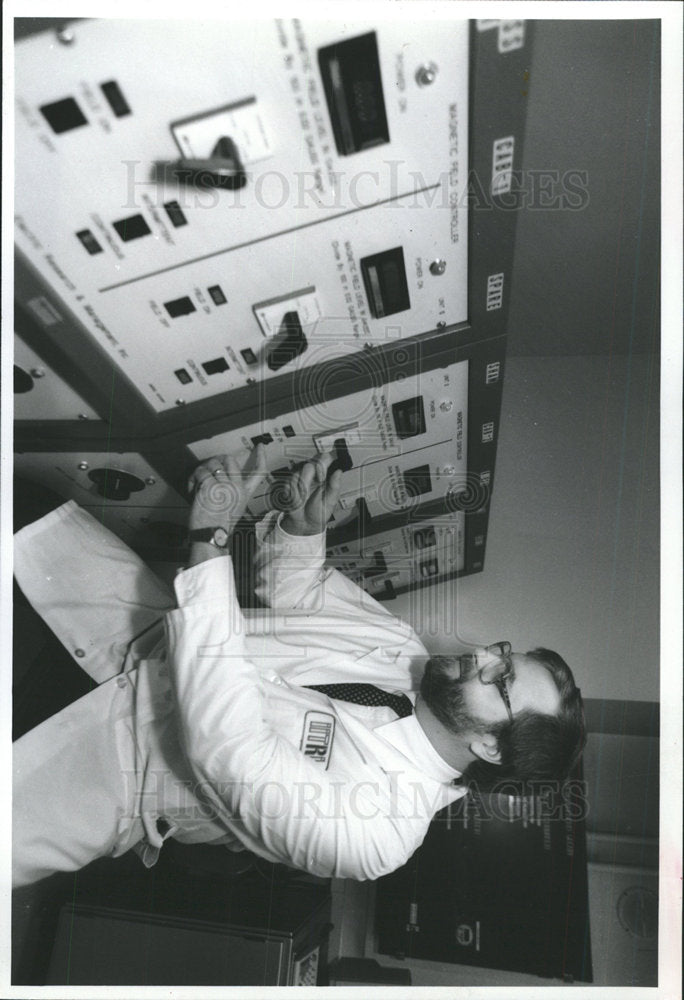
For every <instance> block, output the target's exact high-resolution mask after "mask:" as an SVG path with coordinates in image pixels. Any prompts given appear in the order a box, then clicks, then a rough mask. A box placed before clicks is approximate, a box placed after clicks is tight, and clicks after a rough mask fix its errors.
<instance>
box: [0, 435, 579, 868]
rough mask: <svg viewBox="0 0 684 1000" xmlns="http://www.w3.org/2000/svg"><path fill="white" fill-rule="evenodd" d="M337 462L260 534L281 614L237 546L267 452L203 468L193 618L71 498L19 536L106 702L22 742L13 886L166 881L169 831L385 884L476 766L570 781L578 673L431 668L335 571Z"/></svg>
mask: <svg viewBox="0 0 684 1000" xmlns="http://www.w3.org/2000/svg"><path fill="white" fill-rule="evenodd" d="M333 462H334V456H333V455H332V454H328V455H325V456H321V457H319V458H318V459H316V460H314V461H311V462H307V463H305V464H304V465H303V466H302V467H301V468H300V469H299V470H298V471H296V472H295V473H293V475H292V477H291V479H290V482H289V493H288V504H287V505H286V506H287V510H286V511H285V512H281V513H280V514H278V513H277V512H275V511H272V512H271V513H270V514H268V515H267V516H266V517H265V518H264V519H263V521H261V522H260V523H259V524H258V525H257V553H256V572H257V595H258V596H259V597H260V598H261V600H262V602H263V603H264V604H265V605H266V606H267V607H266V608H265V609H264V610H263V611H255V612H252V613H249V614H248V613H243V612H242V611H241V609H240V607H239V605H238V602H237V599H236V596H235V585H234V580H233V575H232V566H231V558H230V555H229V550H228V547H227V543H228V540H229V539H230V536H231V535H232V533H233V531H234V529H235V526H236V524H237V523H238V521H239V520H240V519H241V518H242V516H243V515H244V513H245V511H246V509H247V505H248V503H249V500H250V498H251V497H252V496H253V495H254V493H255V491H256V490H257V488H258V487H259V485H260V484H261V482H262V480H263V478H264V476H265V473H266V470H265V456H264V449H263V447H262V446H258V447H257V448H256V449H255V450H254V451H253V452H252V453H251V454H250V456H249V458H248V459H247V461H246V463H245V464H244V467H242V468H241V467H240V465H239V463H238V462H237V461H236V460H235V459H234V458H231V457H229V456H218V457H215V458H212V459H209V460H207V461H206V462H203V463H201V464H200V466H199V467H198V468H197V469H196V470H195V473H194V474H193V476H192V478H191V481H190V486H191V488H192V489H194V500H193V505H192V509H191V513H190V520H189V529H190V535H189V537H190V540H191V548H190V558H189V562H188V566H187V568H185V569H184V570H182V571H180V572H179V573H178V574H177V576H176V579H175V591H176V599H177V607H176V608H175V609H172V610H169V609H170V608H172V607H173V602H172V600H171V597H170V595H169V594H168V593H167V592H166V591H165V589H164V588H163V586H162V585H161V583H160V582H159V581H158V580H157V579H156V577H154V575H153V574H151V572H150V571H149V570H148V569H147V567H145V566H144V564H143V563H142V562H141V561H140V560H139V559H138V558H137V557H136V556H135V555H134V554H133V553H132V552H131V551H130V550H129V549H128V548H127V547H126V546H125V545H123V543H122V542H120V541H119V540H118V539H117V538H115V536H113V535H111V533H109V532H106V531H104V530H103V529H102V528H100V527H99V526H98V525H97V523H96V522H95V521H94V520H93V519H92V518H90V517H89V516H88V515H87V514H86V513H85V512H84V511H82V510H81V509H80V508H78V507H77V506H76V505H75V504H74V503H73V502H71V503H68V504H65V505H64V506H63V507H60V508H58V509H57V510H55V511H52V512H51V513H50V514H48V515H47V516H46V517H44V518H42V519H41V520H40V521H38V522H36V523H34V524H31V525H28V526H27V527H26V528H24V529H22V531H20V532H18V534H17V536H16V556H15V571H16V575H17V579H18V582H19V584H20V585H21V587H22V589H23V590H24V593H25V594H26V596H27V597H28V598H29V600H30V601H31V602H32V603H33V605H34V607H35V608H36V610H38V611H39V613H41V614H42V615H43V617H44V618H45V620H46V621H47V622H48V624H50V626H51V627H52V628H53V631H55V633H56V634H57V636H58V637H59V638H60V639H61V641H62V642H63V643H64V645H65V646H66V647H67V648H68V649H70V650H71V651H72V652H73V655H74V656H75V658H76V659H77V662H79V663H80V664H81V665H82V666H83V667H84V668H85V669H86V670H87V671H88V673H89V674H90V675H91V676H92V677H93V678H94V679H95V680H96V681H97V682H98V686H97V687H96V688H95V689H94V690H93V691H92V692H91V693H90V694H88V695H86V696H85V697H84V698H81V699H80V700H79V701H77V702H75V703H74V704H72V705H70V706H68V707H67V708H66V709H64V710H63V711H62V712H59V713H58V714H57V715H55V716H53V717H52V718H51V719H48V720H47V721H46V722H44V723H43V724H41V725H40V726H37V727H36V728H35V729H33V730H32V731H30V732H29V733H27V734H26V735H25V736H23V737H22V738H21V739H20V740H18V741H17V743H16V744H15V753H14V839H13V857H14V879H15V884H16V885H21V884H26V883H28V882H32V881H35V880H36V879H39V878H42V877H44V876H45V875H48V874H50V873H51V872H53V871H69V870H77V869H78V868H80V867H82V866H83V865H85V864H87V863H88V862H89V861H91V860H93V859H94V858H96V857H100V856H103V855H111V856H118V855H120V854H123V853H124V852H125V851H127V850H129V849H131V848H134V849H135V850H136V851H137V852H138V853H139V854H140V856H141V858H142V860H143V861H144V863H145V864H148V865H150V864H153V863H154V862H155V860H156V858H157V856H158V854H159V850H160V848H161V847H162V845H163V841H164V839H166V838H167V837H169V836H173V837H175V838H177V839H178V840H181V841H183V842H185V843H193V842H213V843H217V844H218V843H221V844H225V845H226V846H227V847H229V848H230V849H233V850H241V849H243V848H247V849H249V850H251V851H253V852H254V853H255V854H257V855H260V856H261V857H264V858H266V859H268V860H269V861H274V862H282V863H286V864H289V865H291V866H293V867H295V868H300V869H304V870H306V871H309V872H311V873H312V874H315V875H319V876H338V877H347V878H356V879H369V878H370V879H374V878H378V877H379V876H381V875H384V874H387V873H388V872H391V871H393V870H394V869H396V868H397V867H399V866H401V865H402V864H404V862H406V861H407V860H408V858H409V857H410V856H411V855H412V854H413V852H414V851H415V850H416V848H417V847H418V846H419V845H420V843H421V842H422V840H423V838H424V836H425V833H426V832H427V828H428V825H429V823H430V820H431V819H432V816H433V815H434V814H435V813H436V812H437V811H438V810H440V809H442V808H444V807H445V806H447V805H448V804H449V803H450V802H453V801H454V800H456V799H457V798H459V797H460V796H462V795H463V794H465V791H466V785H465V783H464V781H463V776H464V775H467V774H468V772H469V769H470V768H472V767H473V766H475V765H478V766H481V767H482V768H483V769H484V773H485V774H489V777H488V778H486V779H485V780H489V781H491V774H490V772H492V771H493V772H494V773H502V774H505V775H506V776H507V777H509V776H514V777H517V778H520V779H532V778H549V777H559V778H560V777H562V776H563V775H564V774H565V773H567V771H568V770H569V768H570V767H571V766H572V763H573V762H574V760H575V759H576V757H577V754H578V753H579V751H580V749H581V746H582V741H583V728H582V720H581V699H580V696H579V692H578V691H577V689H576V688H575V685H574V682H573V680H572V675H571V674H570V671H569V669H568V668H567V666H566V665H565V664H564V663H563V661H562V660H560V657H557V656H556V655H555V654H546V653H545V652H544V651H536V652H534V653H532V654H527V655H521V654H517V653H511V651H510V646H508V644H505V643H500V644H496V646H493V647H484V648H481V649H476V650H474V651H472V652H470V653H469V654H467V655H464V656H461V657H453V658H444V657H437V658H433V659H432V660H429V659H428V657H427V653H426V651H425V649H424V647H423V645H422V643H421V642H420V640H419V639H418V637H417V636H416V634H415V633H414V632H413V630H412V629H411V628H410V627H409V626H408V625H407V624H405V623H404V622H401V621H400V620H399V619H397V618H395V617H394V616H393V615H391V614H390V613H389V612H388V611H387V609H386V608H384V607H383V606H382V605H380V604H378V603H377V602H376V601H375V600H374V599H373V598H371V597H370V596H369V595H367V594H366V593H365V592H364V591H362V590H360V589H359V588H358V587H357V586H356V585H355V584H353V583H352V582H351V581H350V580H348V579H347V578H346V577H344V576H342V575H341V574H340V573H338V572H337V571H335V570H326V569H325V567H324V560H325V525H326V523H327V521H328V519H329V517H330V514H331V512H332V510H333V508H334V506H335V504H336V502H337V499H338V496H339V492H340V479H341V473H340V472H339V471H333ZM164 612H166V614H165V616H164V619H163V620H164V626H165V637H161V636H160V634H159V627H158V623H159V621H160V615H161V614H163V613H164ZM426 660H427V661H428V662H427V664H426V662H425V661H426ZM340 684H343V688H340V687H336V688H332V689H331V688H330V687H329V685H340ZM359 684H363V685H366V687H363V688H359V686H358V685H359ZM321 686H323V687H324V688H325V690H320V687H321ZM417 687H419V688H420V691H419V693H418V692H416V688H417ZM378 688H379V689H381V690H380V691H379V692H378ZM383 692H388V693H389V694H390V699H389V700H390V701H391V702H392V703H393V707H390V705H388V704H381V703H379V702H378V695H379V696H380V701H382V700H383ZM392 693H399V694H400V695H401V694H402V693H403V694H404V695H405V696H406V697H404V698H401V697H400V698H398V699H396V698H395V699H394V700H392V698H391V694H392ZM349 698H351V699H352V700H347V699H349ZM413 703H415V711H413V710H412V709H413ZM407 706H408V707H407ZM519 736H520V738H518V737H519Z"/></svg>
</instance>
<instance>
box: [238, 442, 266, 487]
mask: <svg viewBox="0 0 684 1000" xmlns="http://www.w3.org/2000/svg"><path fill="white" fill-rule="evenodd" d="M243 471H244V474H245V477H246V479H245V489H246V490H247V492H248V493H249V494H250V496H251V495H252V494H253V493H254V492H255V491H256V490H257V489H258V488H259V486H260V485H261V484H262V482H263V481H264V478H265V476H266V473H267V472H268V470H267V468H266V449H265V448H264V446H263V444H258V445H257V446H256V448H254V450H253V451H251V452H250V453H249V457H248V459H247V461H246V463H245V467H244V470H243Z"/></svg>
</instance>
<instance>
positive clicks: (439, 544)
mask: <svg viewBox="0 0 684 1000" xmlns="http://www.w3.org/2000/svg"><path fill="white" fill-rule="evenodd" d="M379 560H380V561H379ZM328 564H329V565H331V566H335V567H336V568H337V569H339V570H340V571H341V572H343V573H344V574H345V576H348V577H350V578H351V579H352V580H354V582H355V583H358V584H359V585H360V586H363V587H364V588H365V589H366V590H367V591H368V592H369V593H370V594H374V595H381V596H384V595H385V594H386V591H387V588H386V582H385V581H387V580H389V581H390V583H391V584H392V587H393V588H394V590H398V589H399V588H400V587H410V586H411V585H413V584H416V583H429V582H431V581H434V580H435V578H437V577H440V576H443V575H445V574H450V573H455V572H457V571H458V570H461V569H463V567H464V565H465V514H464V513H463V512H462V511H455V512H454V513H453V514H444V515H442V516H440V517H433V518H430V519H428V520H426V521H420V522H419V521H416V522H415V523H413V524H408V525H406V526H405V527H402V528H393V529H392V530H391V531H381V532H378V533H377V534H376V535H372V536H370V537H369V538H366V539H365V540H364V542H363V544H362V545H359V544H358V542H357V543H354V542H349V543H346V544H342V545H336V546H333V547H332V548H329V549H328ZM369 570H370V573H369Z"/></svg>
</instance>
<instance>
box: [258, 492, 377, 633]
mask: <svg viewBox="0 0 684 1000" xmlns="http://www.w3.org/2000/svg"><path fill="white" fill-rule="evenodd" d="M281 517H282V515H279V514H278V512H277V511H271V512H270V513H269V514H267V515H266V517H265V518H264V519H263V520H262V521H260V522H259V524H258V525H257V527H256V537H257V550H256V554H255V568H256V580H257V582H256V588H255V590H256V594H257V596H258V597H259V598H260V600H261V601H263V603H264V604H266V605H267V606H268V607H270V608H273V609H275V610H281V611H285V610H298V611H310V612H316V611H321V612H328V613H330V614H343V615H345V616H353V617H355V618H356V617H359V616H361V617H363V618H364V620H366V621H369V620H371V619H375V620H378V619H379V620H382V622H384V623H385V624H389V623H390V622H392V623H396V622H397V619H396V618H395V616H394V615H392V614H391V613H390V612H389V611H388V610H387V609H386V608H384V607H383V606H382V605H381V604H380V603H379V602H378V601H376V600H375V598H374V597H371V595H370V594H368V593H367V592H366V591H365V590H363V589H362V588H361V587H359V586H357V585H356V584H355V583H354V582H353V581H352V580H350V579H349V578H348V577H346V576H344V575H343V574H342V573H340V572H339V571H338V570H336V569H333V568H332V567H326V566H325V532H322V533H321V534H319V535H289V534H288V533H287V532H286V531H284V530H283V528H282V527H281V525H280V521H281Z"/></svg>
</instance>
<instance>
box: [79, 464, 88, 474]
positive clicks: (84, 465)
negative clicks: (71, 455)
mask: <svg viewBox="0 0 684 1000" xmlns="http://www.w3.org/2000/svg"><path fill="white" fill-rule="evenodd" d="M78 467H79V469H80V470H81V472H85V471H86V469H89V468H90V466H89V465H88V463H87V462H79V463H78Z"/></svg>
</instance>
